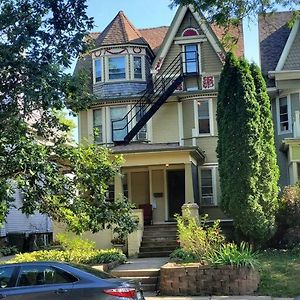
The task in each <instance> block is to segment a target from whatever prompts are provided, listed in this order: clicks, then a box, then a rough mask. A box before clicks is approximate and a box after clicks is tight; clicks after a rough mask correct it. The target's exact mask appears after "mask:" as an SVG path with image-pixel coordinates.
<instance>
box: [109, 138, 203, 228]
mask: <svg viewBox="0 0 300 300" xmlns="http://www.w3.org/2000/svg"><path fill="white" fill-rule="evenodd" d="M113 152H114V153H122V154H123V157H124V159H125V163H124V165H123V166H122V169H121V173H122V176H117V177H116V178H115V182H114V197H115V199H117V198H118V197H120V196H125V197H127V198H128V199H129V201H130V202H132V203H134V204H135V205H136V208H142V207H145V205H146V206H147V205H148V206H149V207H151V208H152V221H151V223H152V224H161V223H164V222H170V221H174V215H175V214H180V213H181V207H182V206H183V204H185V203H197V204H198V205H199V202H200V196H199V174H198V166H200V165H202V164H203V163H204V154H203V152H202V151H201V150H200V149H199V148H198V147H185V146H179V145H178V144H130V145H127V146H117V147H114V148H113ZM150 205H151V206H150Z"/></svg>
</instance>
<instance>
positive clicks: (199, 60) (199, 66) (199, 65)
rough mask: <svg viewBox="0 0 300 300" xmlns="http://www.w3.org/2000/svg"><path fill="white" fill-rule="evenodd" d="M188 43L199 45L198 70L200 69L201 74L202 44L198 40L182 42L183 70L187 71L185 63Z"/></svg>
mask: <svg viewBox="0 0 300 300" xmlns="http://www.w3.org/2000/svg"><path fill="white" fill-rule="evenodd" d="M186 45H197V48H198V71H199V75H201V74H202V66H201V46H200V43H198V42H193V41H191V42H185V43H184V44H182V48H181V50H182V61H183V72H184V73H185V72H186V64H185V46H186Z"/></svg>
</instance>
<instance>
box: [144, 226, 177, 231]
mask: <svg viewBox="0 0 300 300" xmlns="http://www.w3.org/2000/svg"><path fill="white" fill-rule="evenodd" d="M144 231H145V232H149V231H177V227H176V226H153V227H152V226H151V227H144Z"/></svg>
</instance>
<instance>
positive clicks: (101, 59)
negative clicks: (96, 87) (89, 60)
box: [93, 57, 104, 84]
mask: <svg viewBox="0 0 300 300" xmlns="http://www.w3.org/2000/svg"><path fill="white" fill-rule="evenodd" d="M96 60H99V61H100V64H101V80H100V81H96V67H95V65H96ZM103 79H104V73H103V57H97V58H94V59H93V84H97V83H101V82H103V81H104V80H103Z"/></svg>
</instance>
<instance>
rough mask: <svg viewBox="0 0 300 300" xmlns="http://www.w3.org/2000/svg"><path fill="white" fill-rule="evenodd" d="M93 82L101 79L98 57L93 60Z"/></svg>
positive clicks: (100, 65)
mask: <svg viewBox="0 0 300 300" xmlns="http://www.w3.org/2000/svg"><path fill="white" fill-rule="evenodd" d="M94 70H95V82H100V81H102V63H101V60H100V59H96V60H95V61H94Z"/></svg>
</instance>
